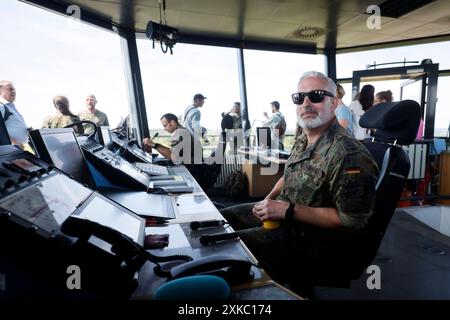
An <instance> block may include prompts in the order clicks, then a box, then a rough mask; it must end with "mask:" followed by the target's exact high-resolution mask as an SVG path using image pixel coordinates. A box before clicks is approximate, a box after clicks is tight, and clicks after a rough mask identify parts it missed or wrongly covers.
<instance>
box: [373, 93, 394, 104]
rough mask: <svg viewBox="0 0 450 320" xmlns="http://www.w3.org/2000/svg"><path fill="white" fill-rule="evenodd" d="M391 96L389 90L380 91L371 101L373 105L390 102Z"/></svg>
mask: <svg viewBox="0 0 450 320" xmlns="http://www.w3.org/2000/svg"><path fill="white" fill-rule="evenodd" d="M392 100H394V99H393V96H392V91H391V90H386V91H380V92H378V93H377V94H376V95H375V98H374V100H373V104H374V105H375V104H379V103H383V102H392Z"/></svg>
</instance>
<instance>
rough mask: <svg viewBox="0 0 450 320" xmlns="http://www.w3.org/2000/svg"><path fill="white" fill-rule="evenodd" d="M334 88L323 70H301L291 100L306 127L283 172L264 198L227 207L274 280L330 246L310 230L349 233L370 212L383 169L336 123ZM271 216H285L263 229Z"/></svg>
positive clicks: (230, 218) (232, 221) (227, 213)
mask: <svg viewBox="0 0 450 320" xmlns="http://www.w3.org/2000/svg"><path fill="white" fill-rule="evenodd" d="M334 92H336V85H335V83H334V82H333V81H332V80H331V79H329V78H328V77H326V76H325V75H323V74H321V73H318V72H314V71H312V72H307V73H305V74H304V75H303V76H302V77H301V79H300V81H299V84H298V92H297V93H295V94H293V100H294V103H295V104H296V105H297V118H298V124H299V125H300V126H301V127H302V128H303V132H302V134H300V135H298V136H297V137H296V139H295V143H294V147H293V149H292V152H291V156H290V157H289V159H288V160H287V164H286V166H285V172H284V176H283V177H282V178H280V180H279V181H278V182H277V183H276V185H275V187H274V188H273V189H272V191H271V192H270V193H269V195H268V196H267V197H266V198H265V199H264V200H263V201H261V202H258V203H250V204H243V205H239V206H235V207H230V208H226V209H223V210H222V211H221V213H222V215H223V216H224V217H225V219H226V220H227V221H228V222H229V223H230V224H231V226H232V227H233V228H234V229H235V230H238V233H239V236H240V237H241V239H242V240H243V241H244V243H245V244H246V245H247V246H248V248H249V249H250V251H251V252H252V253H253V254H254V255H255V257H256V258H257V259H258V260H259V261H260V262H261V263H262V264H263V265H266V266H268V270H269V273H270V274H271V276H272V277H273V278H275V279H276V280H281V281H282V280H283V277H292V275H293V274H295V273H297V274H298V273H300V272H301V271H300V270H301V267H302V264H303V263H304V262H305V261H307V260H308V259H309V260H313V259H316V258H317V257H318V256H320V255H321V254H327V253H325V252H329V251H327V250H328V249H327V248H324V244H323V242H324V241H316V242H315V243H307V242H305V241H303V238H302V235H303V233H304V232H305V230H308V229H314V230H315V231H318V232H321V231H323V230H326V229H346V230H348V231H350V232H351V231H352V230H357V229H360V228H362V227H364V226H365V224H366V223H367V220H368V218H369V217H370V215H371V214H372V209H373V205H374V199H375V185H376V181H377V177H378V168H377V165H376V163H375V161H374V160H373V159H372V157H371V156H370V154H369V152H368V151H367V149H366V148H365V147H364V146H363V145H362V144H361V143H359V142H358V141H356V140H355V139H354V138H352V137H350V136H349V135H348V134H347V133H346V130H345V129H343V128H342V127H341V126H340V125H339V123H338V122H337V120H336V117H335V114H334V110H335V109H336V107H337V99H336V98H335V97H334V94H333V93H334ZM266 220H276V221H279V222H281V224H280V227H279V228H278V229H274V230H268V229H264V228H263V227H262V222H264V221H266ZM323 249H325V250H323ZM338 249H339V248H338ZM333 250H334V249H333ZM284 280H285V278H284Z"/></svg>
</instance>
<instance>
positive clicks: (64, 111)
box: [42, 96, 83, 135]
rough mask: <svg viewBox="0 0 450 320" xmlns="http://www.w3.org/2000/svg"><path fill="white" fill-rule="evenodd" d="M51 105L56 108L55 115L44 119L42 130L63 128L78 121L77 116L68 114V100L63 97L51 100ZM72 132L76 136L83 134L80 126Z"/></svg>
mask: <svg viewBox="0 0 450 320" xmlns="http://www.w3.org/2000/svg"><path fill="white" fill-rule="evenodd" d="M53 105H54V106H55V108H56V113H55V114H54V115H52V116H49V117H47V118H45V119H44V122H43V123H42V128H50V129H53V128H64V127H66V126H68V125H71V124H72V123H75V122H77V121H80V118H78V116H76V115H74V114H73V113H72V112H70V104H69V99H67V98H66V97H64V96H56V97H54V98H53ZM73 129H74V131H75V133H76V134H77V135H80V134H82V133H83V127H82V126H81V125H78V126H75V127H74V128H73Z"/></svg>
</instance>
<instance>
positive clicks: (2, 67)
mask: <svg viewBox="0 0 450 320" xmlns="http://www.w3.org/2000/svg"><path fill="white" fill-rule="evenodd" d="M81 14H83V12H81ZM0 21H2V24H3V25H7V26H8V32H3V33H2V37H1V42H2V50H1V51H0V58H1V60H2V61H3V63H2V64H0V79H6V80H10V81H12V82H13V83H14V84H15V86H16V90H17V100H16V106H17V107H18V109H19V110H20V112H21V113H22V114H23V116H24V117H25V120H26V122H27V124H28V125H29V126H33V127H34V128H39V127H40V126H41V124H42V121H43V119H44V118H45V117H46V116H48V115H51V114H53V113H54V107H53V105H52V99H53V97H54V96H56V95H66V96H67V97H68V98H69V101H70V104H71V110H72V112H73V113H77V112H78V111H81V110H82V109H83V108H84V107H85V105H84V99H85V97H86V95H87V94H89V93H93V94H95V95H96V97H97V100H98V105H97V107H98V108H99V109H100V110H102V111H104V112H106V113H107V114H108V117H109V120H110V124H111V126H112V127H114V126H115V125H117V124H118V123H119V121H120V119H121V118H122V117H124V116H125V115H126V114H128V112H129V111H128V106H129V99H128V93H127V92H128V91H127V88H126V81H125V75H124V66H123V60H122V53H121V45H120V39H119V37H118V36H117V34H115V33H113V32H109V31H105V30H102V29H100V28H97V27H93V26H91V25H88V24H84V23H81V22H78V21H76V20H74V19H71V18H68V16H64V15H59V14H54V13H50V12H48V11H46V10H42V9H40V8H37V7H34V6H31V5H28V4H24V3H22V2H20V1H16V0H2V1H0ZM137 45H138V53H139V59H140V65H141V73H142V80H143V87H144V95H145V103H146V106H147V116H148V121H149V126H150V129H154V128H158V129H160V128H161V125H160V121H159V119H160V117H161V115H162V114H164V113H167V112H172V113H174V114H176V115H180V114H182V113H183V111H184V110H185V108H186V107H187V106H188V105H189V104H191V103H192V97H193V95H194V94H195V93H202V94H203V95H205V96H207V99H206V103H205V105H204V107H203V108H202V109H201V111H202V125H203V126H204V127H207V128H208V129H218V128H219V127H220V120H221V113H222V112H224V111H229V110H230V109H231V107H232V105H233V103H234V102H235V101H240V88H239V78H238V70H237V50H236V49H233V48H220V47H211V46H198V45H187V44H176V45H175V47H174V53H173V55H170V54H169V53H166V54H163V53H162V52H161V49H160V47H159V44H158V43H156V45H155V49H153V48H152V43H151V42H150V41H149V40H147V39H138V40H137ZM449 53H450V41H447V42H438V43H433V44H427V45H416V46H409V47H399V48H391V49H384V50H371V51H366V52H356V53H346V54H339V55H337V58H336V61H337V66H338V70H337V75H338V78H342V77H351V76H352V71H353V70H364V69H366V66H367V65H368V64H373V63H374V62H377V63H384V62H392V61H403V60H404V59H406V60H408V61H411V60H417V61H421V60H423V59H425V58H431V59H432V60H433V62H435V63H439V64H440V69H450V60H449V59H448V54H449ZM244 63H245V67H246V81H247V83H246V86H247V97H248V108H249V115H250V121H251V122H253V121H256V122H258V121H261V120H263V116H262V113H263V112H264V111H265V112H268V113H270V102H271V101H274V100H277V101H279V102H280V104H281V111H282V112H283V113H284V114H285V116H286V119H287V125H288V132H289V131H290V132H292V131H293V130H294V128H295V122H296V115H295V106H294V105H293V103H292V101H291V94H292V93H294V92H296V86H297V82H298V79H299V78H300V76H301V74H302V73H303V72H305V71H309V70H318V71H324V70H325V60H324V57H323V55H306V54H293V53H281V52H268V51H256V50H244ZM449 82H450V77H446V78H441V79H440V80H439V84H438V104H437V112H436V123H435V126H436V127H437V128H447V127H448V123H449V121H450V108H449V104H450V91H449V90H446V88H448V87H449V84H450V83H449ZM400 83H401V81H389V82H376V83H373V84H374V85H375V88H376V92H378V91H382V90H387V89H390V90H391V91H393V93H394V99H399V92H400V88H399V86H400ZM344 88H345V89H346V90H347V95H346V96H345V97H344V102H345V103H347V104H349V103H350V102H351V101H350V100H351V92H350V88H351V86H350V85H349V84H346V85H344Z"/></svg>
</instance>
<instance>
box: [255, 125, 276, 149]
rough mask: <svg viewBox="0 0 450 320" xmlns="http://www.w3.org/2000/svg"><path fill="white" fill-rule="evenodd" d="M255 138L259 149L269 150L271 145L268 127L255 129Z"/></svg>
mask: <svg viewBox="0 0 450 320" xmlns="http://www.w3.org/2000/svg"><path fill="white" fill-rule="evenodd" d="M256 137H257V139H258V147H259V148H261V149H270V147H271V145H272V140H271V132H270V127H258V128H256Z"/></svg>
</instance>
